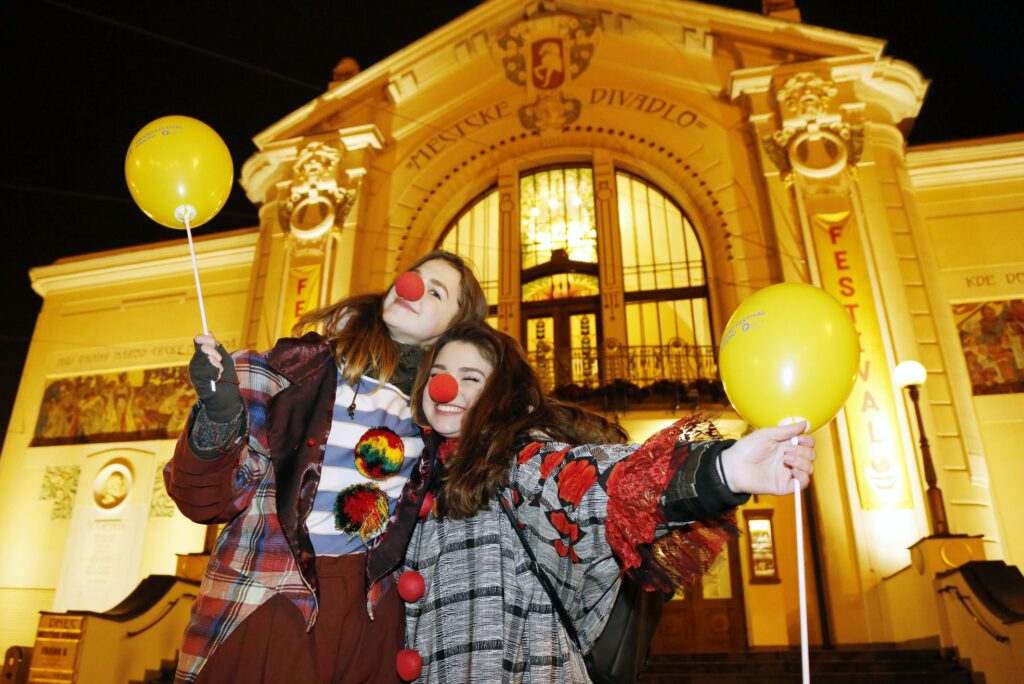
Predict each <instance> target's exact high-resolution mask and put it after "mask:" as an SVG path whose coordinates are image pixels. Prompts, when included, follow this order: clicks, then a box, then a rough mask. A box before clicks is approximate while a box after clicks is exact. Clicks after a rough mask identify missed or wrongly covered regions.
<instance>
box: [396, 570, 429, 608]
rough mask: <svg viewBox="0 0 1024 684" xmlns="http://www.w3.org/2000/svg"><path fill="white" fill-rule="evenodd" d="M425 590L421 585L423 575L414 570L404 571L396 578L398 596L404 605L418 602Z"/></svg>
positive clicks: (422, 584)
mask: <svg viewBox="0 0 1024 684" xmlns="http://www.w3.org/2000/svg"><path fill="white" fill-rule="evenodd" d="M425 590H426V586H425V585H424V583H423V575H421V574H420V573H418V572H416V571H415V570H406V571H405V572H403V573H402V576H401V577H399V578H398V595H399V596H401V597H402V600H403V601H405V602H406V603H413V602H414V601H419V600H420V598H421V597H422V596H423V592H424V591H425Z"/></svg>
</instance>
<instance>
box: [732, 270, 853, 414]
mask: <svg viewBox="0 0 1024 684" xmlns="http://www.w3.org/2000/svg"><path fill="white" fill-rule="evenodd" d="M859 362H860V340H859V339H858V336H857V330H856V328H855V327H854V325H853V318H852V317H851V316H850V313H849V311H847V310H846V309H845V308H844V307H843V305H842V304H840V303H839V302H838V301H836V299H835V298H834V297H833V296H832V295H830V294H829V293H827V292H825V291H824V290H822V289H821V288H818V287H815V286H813V285H806V284H802V283H779V284H777V285H772V286H770V287H766V288H764V289H763V290H759V291H758V292H755V293H754V294H753V295H752V296H751V297H750V298H748V299H747V300H746V301H744V302H743V303H742V304H741V305H740V306H739V308H738V309H736V311H735V313H733V315H732V317H731V318H730V319H729V322H728V324H726V327H725V334H724V335H723V336H722V345H721V349H720V351H719V357H718V369H719V372H720V374H721V376H722V385H723V386H724V387H725V393H726V394H727V395H728V396H729V401H730V402H732V405H733V407H734V408H735V409H736V410H737V411H738V412H739V414H740V415H741V416H742V417H743V419H744V420H746V421H747V422H748V423H750V424H752V425H754V426H755V427H769V426H773V425H778V424H779V423H780V422H783V421H786V420H787V419H791V418H797V417H799V418H805V419H806V420H807V421H808V422H809V423H810V429H811V431H814V430H817V429H818V428H820V427H822V426H823V425H825V424H827V423H828V422H829V421H830V420H832V418H834V417H835V415H836V413H838V412H839V409H840V408H842V406H843V404H844V403H846V400H847V399H848V398H849V396H850V392H852V391H853V385H854V383H855V382H856V379H857V368H858V364H859Z"/></svg>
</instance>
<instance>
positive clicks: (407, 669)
mask: <svg viewBox="0 0 1024 684" xmlns="http://www.w3.org/2000/svg"><path fill="white" fill-rule="evenodd" d="M395 669H396V670H398V676H399V677H401V678H402V681H405V682H411V681H412V680H414V679H416V678H417V677H419V676H420V672H422V671H423V656H421V655H420V654H419V652H418V651H414V650H412V649H411V648H403V649H402V650H401V651H399V652H398V655H397V656H395Z"/></svg>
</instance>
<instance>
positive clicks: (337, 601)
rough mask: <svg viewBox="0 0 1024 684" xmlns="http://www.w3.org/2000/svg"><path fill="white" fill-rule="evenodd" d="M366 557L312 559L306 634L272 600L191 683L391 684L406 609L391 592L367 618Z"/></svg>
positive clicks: (293, 615) (290, 611)
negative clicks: (315, 605) (310, 619)
mask: <svg viewBox="0 0 1024 684" xmlns="http://www.w3.org/2000/svg"><path fill="white" fill-rule="evenodd" d="M365 568H366V556H364V555H363V554H353V555H351V556H340V557H318V558H317V559H316V571H317V576H318V577H319V579H320V610H319V614H318V617H317V621H316V625H314V627H313V631H312V632H308V633H307V632H306V628H305V623H304V622H303V620H302V614H301V613H300V612H299V610H298V609H297V608H296V607H295V605H294V604H293V603H292V602H291V601H289V600H288V599H286V598H283V597H282V596H274V597H273V598H271V599H270V600H269V601H267V602H266V603H265V604H263V605H262V606H260V607H259V608H258V609H256V611H255V612H254V613H253V614H252V615H250V616H249V617H248V618H246V619H245V620H243V621H242V624H240V625H239V626H238V627H236V628H235V631H234V632H232V634H231V636H229V637H228V639H227V641H225V642H224V643H223V644H221V645H220V646H219V647H218V648H217V650H216V651H214V652H213V655H212V656H211V657H210V659H209V660H208V661H207V662H206V664H205V665H204V666H203V669H202V670H201V671H200V672H199V677H198V678H197V679H196V684H228V683H230V682H240V683H241V682H244V683H245V684H250V683H251V684H281V683H282V682H283V683H286V684H298V683H299V682H301V683H302V684H306V683H307V682H308V683H310V684H341V683H343V682H344V684H371V683H373V684H385V683H386V684H396V683H397V682H400V681H401V680H400V679H399V678H398V674H397V672H396V671H395V656H396V655H397V654H398V651H399V650H401V649H402V647H403V644H404V641H405V612H404V611H405V608H404V605H403V604H402V600H401V599H400V598H399V597H398V592H397V591H396V590H395V589H394V587H392V588H391V589H390V590H388V592H387V593H386V594H385V595H384V597H383V598H382V599H381V601H380V603H378V604H377V607H376V608H375V609H374V611H373V615H374V619H373V620H370V617H369V615H367V614H366V580H365V579H364V573H365Z"/></svg>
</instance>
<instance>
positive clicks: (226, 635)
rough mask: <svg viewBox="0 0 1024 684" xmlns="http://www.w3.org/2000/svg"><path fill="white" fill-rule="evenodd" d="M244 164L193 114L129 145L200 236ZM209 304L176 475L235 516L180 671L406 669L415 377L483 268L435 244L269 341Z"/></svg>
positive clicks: (131, 163)
mask: <svg viewBox="0 0 1024 684" xmlns="http://www.w3.org/2000/svg"><path fill="white" fill-rule="evenodd" d="M231 174H232V167H231V158H230V155H229V154H228V152H227V148H226V147H225V146H224V143H223V142H222V141H221V140H220V138H219V137H218V136H217V134H216V133H215V132H213V130H212V129H211V128H209V127H208V126H206V125H205V124H203V123H202V122H199V121H196V120H195V119H190V118H189V117H164V118H163V119H158V120H157V121H154V122H152V123H151V124H149V125H148V126H147V127H145V128H144V129H143V130H142V131H140V133H139V134H138V135H137V136H136V138H135V140H134V141H133V142H132V145H131V147H130V149H129V152H128V156H127V159H126V160H125V176H126V178H127V180H128V185H129V187H130V189H131V192H132V196H133V198H135V200H136V202H137V203H138V204H139V206H140V207H141V208H142V209H143V211H144V212H145V213H146V214H147V215H148V216H150V217H151V218H153V219H154V220H155V221H157V222H158V223H161V224H162V225H165V226H169V227H172V228H182V227H183V228H185V229H186V232H187V234H188V236H189V245H190V248H191V245H192V242H191V227H193V226H196V225H200V224H202V223H204V222H205V221H208V220H209V219H210V218H212V217H213V215H215V214H216V213H217V211H218V210H219V209H220V207H221V206H223V204H224V201H225V200H226V198H227V194H228V192H229V190H230V187H231ZM192 254H193V265H195V252H194V250H193V252H192ZM196 286H197V288H198V286H199V276H198V269H196ZM200 312H201V313H202V318H203V321H202V322H203V332H204V334H203V335H200V336H198V337H196V339H195V346H196V353H195V356H194V357H193V358H192V362H191V363H190V365H189V373H190V376H191V378H192V383H193V385H194V386H195V389H196V392H197V394H198V395H199V401H198V402H197V403H196V405H195V406H194V407H193V409H192V413H191V416H190V418H189V421H188V424H187V426H186V429H185V431H184V433H183V434H182V435H181V437H180V438H179V439H178V444H177V447H176V449H175V453H174V457H173V459H172V460H171V461H170V463H168V465H167V467H166V468H165V470H164V481H165V483H166V486H167V491H168V493H169V494H170V495H171V497H172V498H173V499H174V501H175V503H176V504H177V505H178V508H179V509H180V510H181V511H182V513H184V514H185V515H186V516H187V517H188V518H190V519H191V520H194V521H196V522H199V523H204V524H224V528H223V530H222V532H221V534H220V537H219V538H218V540H217V544H216V547H215V549H214V551H213V554H212V555H211V557H210V561H209V563H208V565H207V568H206V572H205V575H204V577H203V583H202V587H201V589H200V592H199V597H198V598H197V599H196V602H195V604H194V606H193V609H192V618H191V621H190V623H189V626H188V628H187V630H186V633H185V639H184V644H183V645H182V649H181V655H180V658H179V661H178V669H177V672H176V674H175V681H176V682H209V683H214V682H215V683H217V684H220V683H223V682H246V683H258V682H266V683H267V684H270V683H274V684H277V683H279V682H288V681H295V682H313V683H319V682H324V683H326V682H332V683H333V682H356V681H358V682H395V681H397V680H398V675H397V672H396V656H397V653H398V651H399V650H400V649H401V647H402V644H403V627H404V617H403V607H402V603H401V601H400V600H399V599H398V597H397V595H396V594H397V592H396V591H395V590H394V589H392V584H393V582H392V574H393V571H394V570H395V569H396V568H397V567H398V565H399V563H400V561H401V558H402V556H403V554H404V552H405V547H406V544H407V543H408V539H409V535H410V534H411V532H412V527H413V525H414V524H415V521H416V517H417V515H418V513H419V509H420V505H421V499H422V496H423V491H422V490H423V489H424V484H423V482H424V477H425V476H426V475H427V473H428V470H429V462H427V461H426V460H425V459H424V458H423V457H422V452H423V438H421V435H420V430H419V428H418V426H416V424H415V423H414V422H413V421H412V419H411V415H410V410H409V393H410V391H411V388H412V382H413V379H414V376H415V370H416V366H417V363H418V361H419V358H420V356H421V355H422V353H423V349H424V348H425V347H429V346H430V345H431V344H432V343H433V342H434V341H435V340H436V339H437V338H438V337H440V335H441V334H442V333H443V332H444V331H445V330H446V329H447V328H448V327H449V326H451V325H453V324H455V323H459V322H465V321H474V320H482V319H483V318H484V316H485V315H486V312H487V305H486V300H485V298H484V294H483V291H482V290H481V288H480V285H479V283H478V282H477V280H476V278H475V277H474V275H473V273H472V271H471V270H470V269H469V267H468V266H467V264H466V263H465V262H463V260H462V259H461V258H459V257H457V256H455V255H453V254H449V253H446V252H433V253H431V254H428V255H427V256H426V257H424V258H422V259H420V260H419V261H418V262H417V263H416V264H414V265H413V267H412V269H411V270H410V271H408V272H406V273H403V274H402V275H401V276H400V277H399V278H398V279H397V280H396V282H395V283H394V284H393V285H392V287H390V288H389V289H388V290H387V291H386V292H382V293H380V294H371V295H364V296H358V297H350V298H348V299H345V300H342V301H340V302H338V303H336V304H334V305H333V306H329V307H327V308H325V309H322V310H319V311H315V312H312V313H310V314H308V315H307V316H305V317H303V319H302V320H300V321H299V324H298V326H296V334H298V333H299V332H301V331H302V330H304V329H306V328H316V329H318V330H320V333H317V332H309V333H307V334H306V335H304V336H303V337H302V338H300V339H294V338H288V339H283V340H279V341H278V343H277V344H276V345H275V347H274V348H273V349H272V350H271V351H269V352H267V353H265V354H260V353H256V352H252V351H243V352H238V353H236V354H235V355H234V356H231V355H229V354H228V353H227V351H226V350H225V349H224V347H222V346H221V345H220V344H218V342H217V340H216V339H215V338H214V337H213V336H212V335H210V334H209V333H208V329H207V325H206V316H205V312H203V309H202V296H201V294H200Z"/></svg>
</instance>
